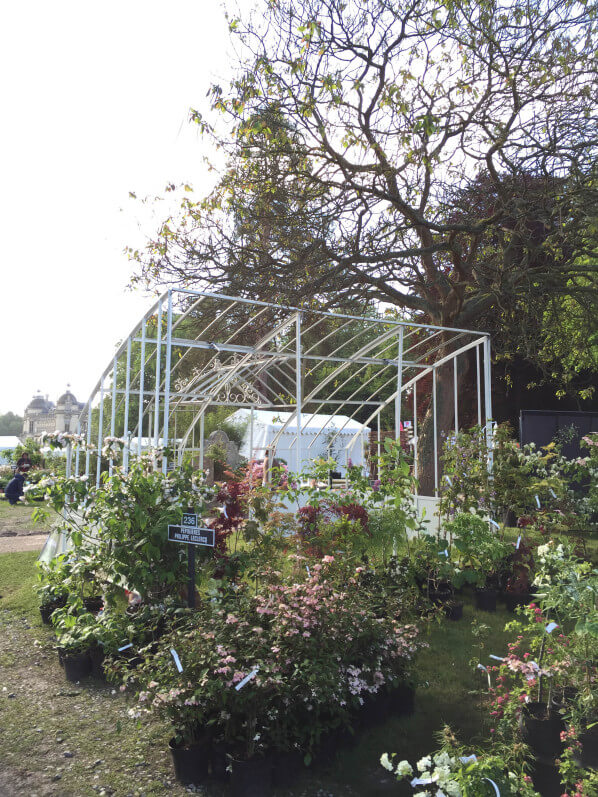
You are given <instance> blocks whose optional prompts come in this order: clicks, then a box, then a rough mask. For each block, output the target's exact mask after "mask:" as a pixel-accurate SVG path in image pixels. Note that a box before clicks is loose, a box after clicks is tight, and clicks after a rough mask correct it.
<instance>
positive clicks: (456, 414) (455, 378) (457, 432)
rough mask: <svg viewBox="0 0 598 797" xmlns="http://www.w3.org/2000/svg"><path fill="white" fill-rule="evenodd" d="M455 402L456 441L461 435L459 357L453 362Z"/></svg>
mask: <svg viewBox="0 0 598 797" xmlns="http://www.w3.org/2000/svg"><path fill="white" fill-rule="evenodd" d="M453 400H454V403H455V407H454V409H455V439H456V437H457V435H458V434H459V390H458V387H457V357H455V359H454V360H453Z"/></svg>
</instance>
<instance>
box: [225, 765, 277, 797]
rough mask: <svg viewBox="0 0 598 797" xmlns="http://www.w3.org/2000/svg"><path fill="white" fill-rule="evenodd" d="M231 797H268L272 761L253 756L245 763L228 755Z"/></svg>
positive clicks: (270, 786) (270, 787)
mask: <svg viewBox="0 0 598 797" xmlns="http://www.w3.org/2000/svg"><path fill="white" fill-rule="evenodd" d="M229 762H230V766H231V775H230V786H231V795H232V797H268V795H269V794H271V793H272V760H271V759H270V758H258V757H257V756H254V757H253V758H249V759H247V760H246V761H242V760H240V759H238V758H234V757H233V756H231V755H229Z"/></svg>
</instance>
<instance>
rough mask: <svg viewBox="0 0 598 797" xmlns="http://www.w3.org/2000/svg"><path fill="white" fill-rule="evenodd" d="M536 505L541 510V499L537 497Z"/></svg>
mask: <svg viewBox="0 0 598 797" xmlns="http://www.w3.org/2000/svg"><path fill="white" fill-rule="evenodd" d="M536 503H537V504H538V509H540V499H539V498H538V496H536Z"/></svg>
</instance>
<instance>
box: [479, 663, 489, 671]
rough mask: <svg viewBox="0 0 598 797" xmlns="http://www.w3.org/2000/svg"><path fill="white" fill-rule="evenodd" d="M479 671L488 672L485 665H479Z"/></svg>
mask: <svg viewBox="0 0 598 797" xmlns="http://www.w3.org/2000/svg"><path fill="white" fill-rule="evenodd" d="M478 670H482V671H483V672H488V668H487V667H484V665H483V664H478Z"/></svg>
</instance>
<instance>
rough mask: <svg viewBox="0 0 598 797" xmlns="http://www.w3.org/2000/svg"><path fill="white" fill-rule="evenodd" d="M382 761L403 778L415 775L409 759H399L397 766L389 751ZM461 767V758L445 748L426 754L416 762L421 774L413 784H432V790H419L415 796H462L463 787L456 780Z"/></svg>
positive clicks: (415, 778)
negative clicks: (450, 753) (457, 771)
mask: <svg viewBox="0 0 598 797" xmlns="http://www.w3.org/2000/svg"><path fill="white" fill-rule="evenodd" d="M380 763H381V764H382V766H383V767H384V768H385V769H386V770H388V771H389V772H394V774H395V775H397V776H399V777H401V778H406V777H411V776H412V775H413V767H412V766H411V764H410V763H409V761H399V763H398V764H397V765H396V767H395V765H394V763H393V761H392V759H391V757H390V756H389V755H388V753H384V754H383V755H382V756H381V758H380ZM459 767H460V763H459V760H458V759H457V758H454V757H453V756H450V755H449V754H448V753H447V752H446V751H444V750H443V751H441V752H440V753H436V755H434V756H424V758H421V759H420V760H419V761H418V762H417V764H416V768H417V771H418V772H419V776H418V777H414V778H413V780H412V781H411V785H412V786H413V787H415V786H431V787H432V790H431V791H430V790H429V789H426V791H418V792H416V793H415V794H414V795H413V797H462V791H461V787H460V786H459V784H458V783H457V781H456V780H455V772H456V770H457V769H458V768H459Z"/></svg>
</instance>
